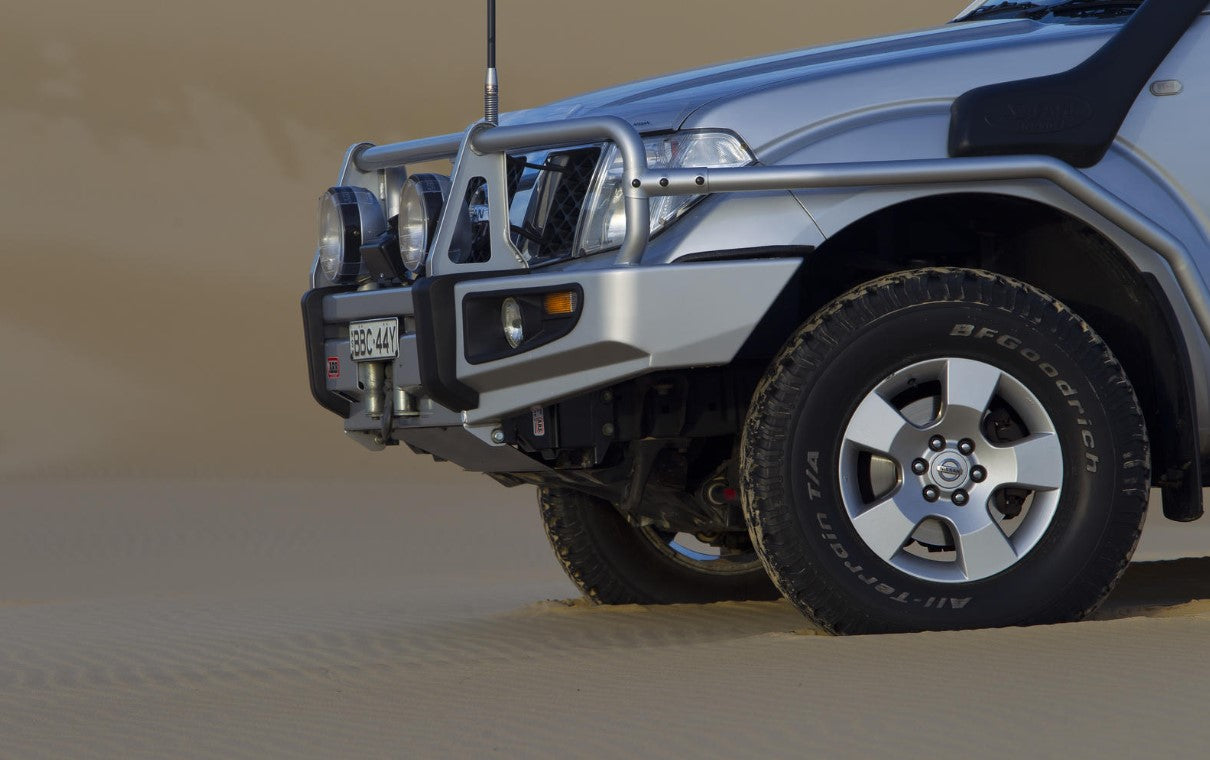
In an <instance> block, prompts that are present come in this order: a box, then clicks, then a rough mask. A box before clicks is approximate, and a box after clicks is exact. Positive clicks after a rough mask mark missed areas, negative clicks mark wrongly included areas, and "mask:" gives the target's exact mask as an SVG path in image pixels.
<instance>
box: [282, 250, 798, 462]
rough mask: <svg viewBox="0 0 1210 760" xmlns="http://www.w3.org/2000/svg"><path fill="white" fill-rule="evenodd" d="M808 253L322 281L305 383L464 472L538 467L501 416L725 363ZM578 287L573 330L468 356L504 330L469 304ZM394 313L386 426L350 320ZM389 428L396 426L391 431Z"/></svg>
mask: <svg viewBox="0 0 1210 760" xmlns="http://www.w3.org/2000/svg"><path fill="white" fill-rule="evenodd" d="M802 263H803V262H802V259H800V258H787V259H768V260H756V261H735V262H702V263H689V264H678V265H664V266H652V267H610V268H603V269H580V270H542V271H539V272H529V273H526V274H517V273H516V270H513V271H508V272H477V273H473V274H467V275H450V276H443V277H430V278H425V279H423V280H421V281H420V282H419V283H417V285H415V286H413V287H401V288H387V289H379V290H365V291H356V290H351V289H348V288H321V289H316V290H312V291H310V292H308V293H307V294H306V295H305V296H304V297H303V320H304V325H305V332H306V338H307V362H308V370H309V374H310V379H311V391H312V394H313V395H314V397H315V400H316V401H317V402H318V403H319V404H320V405H321V406H323V407H324V408H326V409H328V410H330V411H332V412H334V413H336V414H337V415H339V416H341V417H343V418H344V419H345V430H346V431H347V432H348V433H350V434H351V435H353V436H355V437H357V438H358V439H359V440H360V441H361V442H362V443H365V444H367V445H369V446H370V447H371V448H378V447H381V446H382V445H384V444H386V443H389V442H391V440H398V441H402V442H404V443H408V444H410V445H411V446H413V447H415V448H418V449H421V450H424V451H427V452H429V453H431V454H434V455H436V456H438V457H441V458H444V459H449V460H451V461H454V462H455V463H457V464H459V465H461V466H463V467H464V468H466V469H469V470H476V471H482V472H532V471H538V470H543V469H545V466H544V465H542V464H541V463H540V462H536V461H535V460H533V459H531V458H530V457H528V456H526V455H525V454H522V453H521V452H519V451H517V450H516V449H514V448H513V447H511V446H507V445H500V444H496V443H493V442H492V440H491V431H492V430H493V429H494V428H495V427H496V426H497V425H498V424H499V423H500V422H501V421H502V420H504V419H507V418H508V417H510V416H512V415H515V414H518V413H521V412H524V411H526V410H528V409H530V408H532V407H534V406H539V405H544V404H550V403H554V402H557V401H559V400H561V399H565V398H569V397H572V396H575V395H578V394H582V393H584V392H586V391H589V390H593V389H595V388H602V387H607V386H609V385H612V384H614V383H617V382H620V381H623V380H626V379H630V378H633V377H636V376H638V375H641V374H644V373H647V372H651V371H655V370H666V369H678V368H685V367H708V366H722V365H726V364H729V363H730V362H731V360H732V359H733V358H734V357H735V355H736V354H737V353H738V352H739V350H740V348H741V347H742V346H743V345H744V343H745V342H746V341H747V340H748V338H749V337H750V336H751V335H752V333H753V330H754V329H755V328H756V327H757V325H758V324H759V322H760V321H761V319H762V318H763V317H764V316H765V314H766V313H767V312H768V310H769V308H770V307H771V306H772V305H773V303H774V301H776V299H777V298H778V296H779V295H780V294H781V292H782V290H783V289H784V288H785V287H786V286H787V284H789V283H790V282H791V280H792V279H793V278H794V275H795V274H796V273H797V272H798V270H799V268H800V267H801V266H802ZM569 286H574V287H576V288H578V289H579V290H580V291H581V292H582V294H583V302H582V306H581V310H580V314H579V318H578V320H577V321H576V323H575V326H574V328H572V329H571V330H570V331H569V332H567V334H566V335H564V336H562V337H560V338H558V339H556V340H553V341H551V342H549V343H545V344H543V345H539V346H537V347H535V348H533V349H532V350H529V351H525V352H524V353H519V354H515V355H512V356H507V357H504V358H501V359H497V360H494V361H478V362H476V363H472V362H471V361H470V360H469V359H468V355H467V348H466V347H467V342H468V341H467V338H468V336H470V335H473V331H480V330H499V329H500V327H499V320H498V319H496V320H495V321H494V323H493V322H486V323H476V324H471V323H469V322H468V319H470V317H469V316H468V311H467V310H466V309H464V302H465V301H466V299H467V298H468V297H472V296H474V297H482V296H484V295H485V294H498V295H501V296H503V295H508V294H511V293H517V292H525V291H533V290H534V289H541V288H550V289H558V288H563V287H569ZM381 317H398V318H399V321H400V340H399V356H398V358H396V359H395V360H394V361H391V362H384V363H383V364H384V365H388V366H382V367H379V368H378V369H380V370H383V373H382V376H383V377H389V383H388V384H387V386H384V388H383V390H381V391H379V392H380V393H383V394H385V393H391V394H395V396H394V397H393V398H397V399H398V401H399V403H393V404H388V405H387V407H388V408H390V409H391V410H392V416H391V419H390V420H389V424H387V425H384V424H383V419H382V416H381V415H379V416H375V415H373V414H372V413H371V412H372V411H373V407H374V405H373V404H371V403H370V402H371V399H370V398H369V397H368V394H369V392H370V391H369V389H370V388H372V387H373V383H370V382H367V380H368V379H370V378H367V371H369V363H361V364H355V363H354V362H353V361H352V360H351V359H350V354H349V341H348V325H349V323H350V322H352V321H357V320H363V319H375V318H381ZM384 432H386V433H387V434H388V436H389V439H388V438H383V433H384Z"/></svg>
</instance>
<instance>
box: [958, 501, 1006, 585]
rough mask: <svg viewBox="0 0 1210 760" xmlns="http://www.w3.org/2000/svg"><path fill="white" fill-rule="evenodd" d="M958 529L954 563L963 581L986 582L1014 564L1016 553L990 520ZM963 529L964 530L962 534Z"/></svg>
mask: <svg viewBox="0 0 1210 760" xmlns="http://www.w3.org/2000/svg"><path fill="white" fill-rule="evenodd" d="M973 522H974V523H975V524H974V525H971V526H969V527H968V526H963V527H960V528H959V529H958V530H957V531H956V533H957V535H956V536H955V543H956V544H957V549H958V559H959V561H960V562H961V563H962V570H963V572H964V573H966V577H967V578H971V579H975V578H986V577H988V576H989V575H995V574H996V573H998V572H1001V571H1002V570H1006V569H1008V568H1009V567H1010V566H1012V564H1013V563H1014V562H1016V561H1017V550H1016V549H1014V548H1013V545H1012V542H1010V541H1009V540H1008V536H1006V535H1004V531H1002V530H1000V526H999V525H997V524H996V522H995V521H994V520H992V519H991V516H990V515H988V516H986V519H981V520H976V521H973ZM964 529H965V530H964Z"/></svg>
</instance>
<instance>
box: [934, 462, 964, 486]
mask: <svg viewBox="0 0 1210 760" xmlns="http://www.w3.org/2000/svg"><path fill="white" fill-rule="evenodd" d="M934 469H935V470H936V472H937V477H938V478H940V479H941V480H943V481H945V482H946V483H956V482H958V481H959V480H961V479H962V477H963V476H964V475H965V474H966V468H965V467H963V466H962V462H960V461H958V459H957V458H955V457H946V458H945V459H942V460H941V461H940V462H938V463H937V464H936V466H935V468H934Z"/></svg>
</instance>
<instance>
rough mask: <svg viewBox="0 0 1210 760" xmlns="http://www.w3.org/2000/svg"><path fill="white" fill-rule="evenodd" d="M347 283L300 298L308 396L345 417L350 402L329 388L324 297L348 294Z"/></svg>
mask: <svg viewBox="0 0 1210 760" xmlns="http://www.w3.org/2000/svg"><path fill="white" fill-rule="evenodd" d="M353 290H355V288H353V287H349V286H337V287H331V288H316V289H315V290H309V291H307V292H306V293H304V294H303V297H302V316H303V335H304V337H305V338H306V341H307V375H308V377H310V380H311V395H312V396H314V397H315V400H316V401H317V402H319V405H320V406H322V407H323V408H324V409H327V410H328V411H329V412H332V413H333V414H335V415H337V416H339V417H342V418H344V419H346V420H347V419H348V418H349V415H350V414H351V412H352V409H353V405H352V404H351V403H350V402H349V400H348V399H346V398H344V397H342V396H339V395H337V394H336V393H333V392H332V391H330V390H328V357H327V356H326V354H325V352H324V341H325V340H326V339H327V336H326V335H325V332H324V297H325V296H330V295H332V294H333V293H349V292H351V291H353Z"/></svg>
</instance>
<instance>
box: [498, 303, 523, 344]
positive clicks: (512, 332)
mask: <svg viewBox="0 0 1210 760" xmlns="http://www.w3.org/2000/svg"><path fill="white" fill-rule="evenodd" d="M500 323H501V325H502V326H503V327H504V339H505V340H507V341H508V345H510V346H512V347H513V348H517V347H519V346H520V345H521V341H523V340H525V319H524V318H523V317H522V316H521V304H519V303H517V299H515V298H505V299H504V305H503V306H501V307H500Z"/></svg>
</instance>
